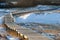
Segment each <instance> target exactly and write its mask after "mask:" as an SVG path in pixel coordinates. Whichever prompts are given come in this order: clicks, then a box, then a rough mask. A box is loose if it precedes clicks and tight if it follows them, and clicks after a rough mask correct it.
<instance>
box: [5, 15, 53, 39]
mask: <svg viewBox="0 0 60 40" xmlns="http://www.w3.org/2000/svg"><path fill="white" fill-rule="evenodd" d="M7 17H8V16H7ZM5 19H6V20H5V21H6V22H5V24H6V25H7V27H9V28H10V29H12V30H15V31H17V32H18V33H22V34H24V35H26V36H27V37H28V38H29V40H52V39H50V38H48V37H45V36H42V35H41V34H39V33H37V32H34V31H33V30H30V29H27V28H25V27H22V26H19V25H17V24H15V23H14V22H11V21H12V20H13V19H11V20H9V19H7V18H6V17H5ZM8 21H9V22H8Z"/></svg>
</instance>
